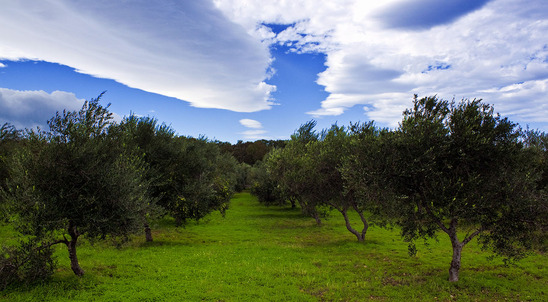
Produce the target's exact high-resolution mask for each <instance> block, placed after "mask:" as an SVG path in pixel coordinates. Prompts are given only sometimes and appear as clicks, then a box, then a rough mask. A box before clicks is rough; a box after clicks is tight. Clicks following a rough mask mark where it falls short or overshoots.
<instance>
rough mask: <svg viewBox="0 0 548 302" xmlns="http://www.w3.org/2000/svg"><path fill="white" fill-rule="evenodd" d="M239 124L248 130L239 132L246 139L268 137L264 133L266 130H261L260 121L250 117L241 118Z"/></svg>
mask: <svg viewBox="0 0 548 302" xmlns="http://www.w3.org/2000/svg"><path fill="white" fill-rule="evenodd" d="M240 124H241V125H242V126H244V127H246V128H250V130H246V131H244V132H240V134H242V135H243V136H244V138H245V139H246V140H258V139H269V137H268V136H267V135H266V133H267V131H266V130H263V124H261V122H259V121H256V120H252V119H241V120H240Z"/></svg>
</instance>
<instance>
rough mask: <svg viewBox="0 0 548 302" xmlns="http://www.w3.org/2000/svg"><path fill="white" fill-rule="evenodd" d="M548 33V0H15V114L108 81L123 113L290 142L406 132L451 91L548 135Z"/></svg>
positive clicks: (1, 48) (11, 6)
mask: <svg viewBox="0 0 548 302" xmlns="http://www.w3.org/2000/svg"><path fill="white" fill-rule="evenodd" d="M374 2H381V3H374ZM546 32H548V1H544V0H531V1H525V0H491V1H488V0H482V1H478V0H447V1H437V0H387V1H358V0H339V1H312V0H295V1H272V2H271V3H270V2H265V1H260V0H211V1H210V0H203V1H175V0H163V1H159V0H158V1H136V0H131V1H123V2H122V1H107V0H98V1H83V0H77V1H68V0H66V1H65V0H43V1H38V0H21V1H5V2H3V3H2V10H0V123H4V122H10V123H12V124H14V125H15V126H17V127H19V128H23V127H35V126H41V127H45V122H46V120H47V119H49V118H50V117H51V116H53V115H54V114H55V111H57V110H63V109H69V110H76V109H78V108H79V107H80V106H81V104H82V102H83V100H86V99H90V98H94V97H96V96H97V95H98V94H99V93H101V92H102V91H105V90H106V91H107V93H106V95H105V96H104V102H105V104H106V103H111V107H110V108H111V110H112V111H113V112H114V113H115V114H116V115H117V118H118V119H120V118H121V117H123V116H126V115H128V114H129V113H130V112H133V113H135V114H137V115H144V116H146V115H149V116H154V117H156V118H157V119H158V120H159V121H160V122H165V123H166V124H168V125H171V126H172V127H173V128H174V129H175V130H176V131H177V133H178V134H181V135H190V136H195V137H196V136H198V135H205V136H207V137H208V138H210V139H218V140H221V141H230V142H236V141H237V140H244V141H247V140H256V139H262V138H265V139H285V138H288V137H289V136H290V135H291V133H293V131H294V130H295V129H296V128H297V127H299V125H300V124H302V123H304V122H306V121H308V120H310V119H316V120H317V121H318V125H319V128H326V127H328V126H329V125H331V124H332V123H338V124H339V125H347V124H348V123H349V122H351V121H352V122H356V121H369V120H375V121H376V122H377V124H378V125H380V126H386V127H397V124H398V121H400V120H401V113H402V111H403V110H405V109H406V108H407V107H409V106H410V105H411V100H412V97H413V94H419V96H426V95H434V94H435V95H438V96H439V97H442V98H445V99H453V98H455V99H456V100H460V99H461V98H470V99H472V98H483V99H484V100H485V101H486V102H487V103H490V104H493V105H494V106H495V110H496V111H497V112H500V113H501V115H503V116H508V117H509V118H510V119H511V120H512V121H514V122H518V123H519V124H520V125H522V126H525V125H529V126H530V127H532V128H539V129H541V130H543V131H548V93H547V92H548V35H546Z"/></svg>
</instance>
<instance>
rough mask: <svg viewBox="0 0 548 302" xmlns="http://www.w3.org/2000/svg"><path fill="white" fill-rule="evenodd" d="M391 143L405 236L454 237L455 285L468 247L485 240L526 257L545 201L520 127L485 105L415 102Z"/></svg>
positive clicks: (389, 174)
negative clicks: (438, 233) (475, 240)
mask: <svg viewBox="0 0 548 302" xmlns="http://www.w3.org/2000/svg"><path fill="white" fill-rule="evenodd" d="M387 143H388V144H392V146H391V147H390V148H389V149H390V150H391V153H390V154H389V156H391V157H392V161H391V162H390V165H387V166H385V167H384V168H385V173H386V177H385V179H386V181H387V182H388V181H389V182H390V183H389V184H390V187H391V188H392V189H393V190H394V192H395V195H396V196H397V198H394V199H393V201H395V204H394V209H397V210H398V211H399V213H400V214H399V215H398V217H399V221H398V222H399V224H400V225H401V227H402V235H403V236H404V238H405V239H406V240H407V241H410V242H413V241H414V240H415V239H418V238H423V237H433V236H435V234H436V231H437V230H442V231H443V232H445V233H447V235H448V236H449V238H450V239H451V242H452V245H453V251H454V254H453V262H452V264H451V269H450V280H451V281H457V280H458V269H459V268H460V253H461V251H462V248H463V247H464V245H466V244H467V243H468V242H469V241H470V240H472V239H473V238H474V237H476V236H478V235H480V239H481V240H480V241H481V242H482V243H483V244H484V246H485V247H489V248H492V250H493V251H494V252H495V253H497V254H500V255H503V256H507V257H510V258H520V257H522V256H523V255H524V251H525V250H527V249H528V248H529V246H530V242H531V238H533V234H534V232H535V230H537V228H538V224H537V222H538V220H537V217H538V216H537V215H538V212H536V211H535V210H534V209H538V207H537V206H535V205H536V204H538V203H539V202H540V201H539V199H538V195H537V194H536V192H537V191H536V190H535V184H536V182H537V181H538V174H537V173H535V167H534V162H533V161H531V160H530V158H529V157H528V156H527V153H526V152H524V149H523V144H522V143H521V141H520V131H519V130H518V129H516V125H515V124H513V123H512V122H510V121H509V120H508V119H506V118H500V116H498V115H494V114H493V108H492V107H491V106H489V105H487V104H484V103H481V101H480V100H473V101H468V100H463V101H462V102H460V103H459V104H456V105H455V104H454V103H451V102H448V101H443V100H438V99H437V98H436V97H427V98H422V99H418V98H417V97H415V101H414V107H413V109H410V110H407V111H405V112H404V119H403V121H402V123H401V126H400V128H399V130H398V131H397V133H396V135H394V137H393V138H392V139H391V140H390V141H387ZM462 233H464V234H465V235H464V236H461V237H460V238H459V236H458V235H459V234H462Z"/></svg>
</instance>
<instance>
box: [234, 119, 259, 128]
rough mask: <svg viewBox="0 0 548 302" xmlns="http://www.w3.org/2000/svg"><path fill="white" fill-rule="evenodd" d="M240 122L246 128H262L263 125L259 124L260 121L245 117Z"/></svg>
mask: <svg viewBox="0 0 548 302" xmlns="http://www.w3.org/2000/svg"><path fill="white" fill-rule="evenodd" d="M240 124H242V126H244V127H247V128H253V129H262V128H263V125H262V124H261V122H259V121H256V120H251V119H247V118H246V119H241V120H240Z"/></svg>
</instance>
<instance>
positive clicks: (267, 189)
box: [249, 149, 296, 208]
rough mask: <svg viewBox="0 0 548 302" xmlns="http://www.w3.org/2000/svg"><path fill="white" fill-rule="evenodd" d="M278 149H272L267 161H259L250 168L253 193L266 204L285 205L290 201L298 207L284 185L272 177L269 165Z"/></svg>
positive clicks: (266, 158)
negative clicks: (270, 158) (289, 196)
mask: <svg viewBox="0 0 548 302" xmlns="http://www.w3.org/2000/svg"><path fill="white" fill-rule="evenodd" d="M277 152H279V151H278V150H277V149H275V150H272V151H270V153H268V154H267V155H266V156H265V161H258V162H256V163H255V165H253V167H251V169H250V170H249V179H250V181H251V194H253V195H255V196H256V197H257V199H258V200H259V202H260V203H262V204H264V205H266V206H284V205H286V204H287V203H288V202H290V203H291V207H292V208H295V207H296V201H295V199H290V198H288V197H286V196H285V194H284V191H283V190H282V187H281V186H280V185H278V182H277V181H276V180H275V179H274V178H273V177H272V175H271V174H270V171H269V170H268V167H267V162H268V161H269V157H270V156H276V155H274V154H275V153H277Z"/></svg>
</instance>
